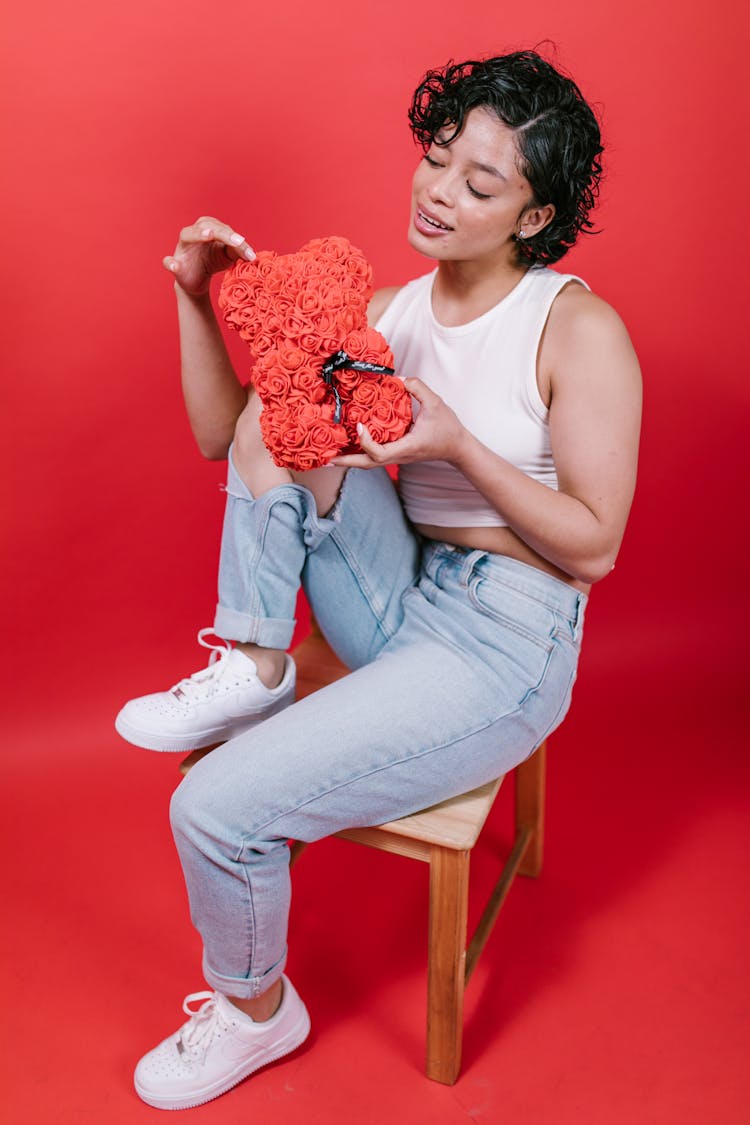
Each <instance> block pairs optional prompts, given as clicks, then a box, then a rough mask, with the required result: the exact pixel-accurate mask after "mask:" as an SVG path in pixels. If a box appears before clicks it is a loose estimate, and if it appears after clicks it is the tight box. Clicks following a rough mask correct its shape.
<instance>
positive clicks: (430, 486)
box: [376, 266, 586, 527]
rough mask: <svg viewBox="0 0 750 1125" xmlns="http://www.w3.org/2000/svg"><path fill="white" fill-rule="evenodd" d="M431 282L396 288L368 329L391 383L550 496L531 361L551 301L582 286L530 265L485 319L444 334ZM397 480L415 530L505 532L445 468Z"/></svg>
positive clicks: (544, 430) (552, 484)
mask: <svg viewBox="0 0 750 1125" xmlns="http://www.w3.org/2000/svg"><path fill="white" fill-rule="evenodd" d="M436 275H437V270H433V271H432V273H429V274H426V275H425V276H424V277H419V278H417V279H416V280H415V281H410V282H409V284H408V285H405V286H404V287H403V289H400V290H399V292H398V293H397V294H396V296H395V297H394V298H393V300H392V301H391V303H390V305H389V306H388V308H387V309H386V310H385V312H384V313H383V315H382V316H381V318H380V320H379V321H378V323H377V325H376V327H377V329H378V331H379V332H382V334H383V335H384V336H385V338H386V340H387V341H388V343H389V344H390V346H391V348H392V350H393V354H394V358H395V363H396V374H397V375H399V376H400V377H401V378H407V377H408V376H416V377H417V378H419V379H421V380H422V382H423V383H426V384H427V386H428V387H430V388H431V389H432V390H433V391H435V393H436V394H438V395H440V397H441V398H442V399H443V400H444V401H445V402H446V403H447V404H448V406H450V407H451V409H452V410H453V411H455V413H456V414H457V415H458V418H459V419H460V421H461V422H462V423H463V425H464V426H465V427H466V428H467V430H469V431H470V432H471V433H472V434H474V436H475V437H477V438H478V439H479V441H481V442H482V443H483V445H486V446H487V447H488V448H489V449H491V450H492V451H493V452H494V453H497V454H499V456H500V457H503V458H505V460H506V461H510V463H511V464H512V465H515V466H516V467H517V468H519V469H521V470H522V471H523V472H524V473H528V475H529V476H531V477H533V478H534V479H535V480H538V481H541V483H542V484H546V485H547V486H548V487H549V488H557V473H556V472H555V465H554V462H553V460H552V449H551V446H550V437H549V420H548V415H549V411H548V410H547V407H546V406H545V405H544V403H543V402H542V399H541V396H540V394H539V388H538V385H537V373H536V367H537V352H538V350H539V341H540V339H541V335H542V330H543V329H544V325H545V323H546V321H547V317H548V316H549V311H550V308H551V306H552V302H553V301H554V299H555V297H556V296H557V294H558V293H559V292H560V290H561V289H562V288H563V287H564V286H565V285H567V284H568V282H569V281H580V280H581V279H580V278H578V277H575V276H574V275H573V274H561V273H557V272H556V271H555V270H551V269H548V268H546V267H539V266H535V267H533V268H531V269H529V270H528V271H527V273H525V274H524V276H523V278H522V279H521V280H520V281H519V283H518V284H517V285H516V287H515V289H512V290H511V292H510V293H509V294H508V295H507V297H504V298H503V300H502V301H500V302H499V304H497V305H495V306H494V307H493V308H491V309H489V311H488V312H486V313H484V314H483V315H482V316H480V317H477V318H476V320H472V321H470V322H469V323H468V324H460V325H457V326H455V327H451V328H448V327H446V326H445V325H442V324H439V323H438V322H437V320H436V319H435V315H434V313H433V311H432V287H433V283H434V280H435V277H436ZM581 284H583V285H585V284H586V283H585V282H581ZM398 479H399V490H400V492H401V499H402V501H403V504H404V507H405V509H406V514H407V515H408V516H409V519H411V520H412V521H413V522H414V523H425V524H435V525H436V526H438V527H504V526H506V521H505V520H504V519H503V518H502V516H501V515H500V514H499V512H496V511H495V509H494V508H492V507H491V506H490V505H489V504H488V503H487V501H486V500H485V499H484V497H483V496H482V495H481V493H479V492H477V490H476V489H475V488H474V486H473V485H472V484H470V482H469V481H468V480H467V479H466V477H465V476H464V475H463V473H460V472H459V471H458V470H457V469H455V468H454V467H453V466H452V465H449V464H448V463H447V462H446V461H420V462H417V463H415V464H411V465H401V466H400V467H399V474H398Z"/></svg>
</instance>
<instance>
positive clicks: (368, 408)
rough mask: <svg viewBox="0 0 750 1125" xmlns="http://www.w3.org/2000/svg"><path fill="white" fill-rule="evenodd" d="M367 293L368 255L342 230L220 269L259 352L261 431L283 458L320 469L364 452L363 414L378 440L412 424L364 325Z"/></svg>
mask: <svg viewBox="0 0 750 1125" xmlns="http://www.w3.org/2000/svg"><path fill="white" fill-rule="evenodd" d="M371 296H372V270H371V268H370V265H369V264H368V262H367V260H366V258H365V257H364V255H363V254H362V252H361V251H360V250H357V248H356V247H354V246H352V245H351V243H350V242H348V241H347V239H345V238H317V239H314V240H313V241H312V242H308V243H307V244H306V245H305V246H303V247H302V249H301V250H299V251H297V253H295V254H284V255H278V254H276V253H274V252H273V251H271V250H263V251H261V252H260V253H259V254H258V256H257V257H256V258H255V260H254V261H252V262H246V261H237V262H236V263H235V264H234V266H233V267H232V268H231V269H230V270H228V271H227V273H226V274H225V275H224V278H223V280H222V284H221V290H220V292H219V308H220V309H221V311H222V312H223V314H224V319H225V320H226V322H227V324H228V325H229V327H230V328H232V329H234V330H235V331H237V332H239V334H240V336H241V337H242V339H243V340H245V341H246V343H247V344H248V345H249V347H250V350H251V352H252V354H253V355H254V356H255V359H256V362H255V366H254V368H253V373H252V381H253V385H254V387H255V390H256V392H257V393H258V395H259V397H260V400H261V402H262V404H263V410H262V412H261V415H260V426H261V432H262V434H263V440H264V442H265V444H266V447H267V448H268V450H269V452H270V453H271V456H272V457H273V460H274V461H275V463H276V464H277V465H281V466H284V467H285V468H289V469H298V470H306V469H314V468H317V467H318V466H319V465H325V464H327V463H328V461H330V460H331V458H332V457H335V456H337V455H338V454H341V453H356V452H359V451H360V445H359V441H358V438H357V424H358V423H362V424H363V425H365V426H366V427H367V429H368V430H369V432H370V434H371V435H372V437H373V438H374V439H375V441H377V442H379V443H385V442H389V441H395V440H396V439H397V438H400V437H402V436H403V435H404V434H405V433H406V431H407V430H408V428H409V426H410V425H411V421H412V409H411V396H410V395H409V392H408V391H407V390H406V389H405V387H404V385H403V383H402V382H401V380H400V379H397V378H396V377H395V376H394V373H393V354H392V352H391V350H390V348H389V347H388V344H387V342H386V341H385V339H384V338H383V337H382V336H381V335H380V333H379V332H376V331H375V329H374V328H369V327H368V325H367V304H368V301H369V300H370V297H371Z"/></svg>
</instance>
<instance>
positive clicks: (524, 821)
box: [515, 742, 547, 876]
mask: <svg viewBox="0 0 750 1125" xmlns="http://www.w3.org/2000/svg"><path fill="white" fill-rule="evenodd" d="M546 767H547V743H546V742H543V743H542V745H541V746H540V747H538V749H537V750H535V751H534V753H533V754H532V755H531V757H530V758H527V760H526V761H525V762H521V764H520V766H516V770H515V775H516V779H515V780H516V830H517V831H518V830H520V829H523V828H528V829H530V830H531V832H532V837H531V840H530V842H529V846H528V847H527V849H526V852H525V854H524V857H523V860H522V861H521V864H520V866H519V868H518V870H519V872H520V874H521V875H531V876H536V875H538V874H539V872H540V871H541V870H542V859H543V856H544V783H545V776H546Z"/></svg>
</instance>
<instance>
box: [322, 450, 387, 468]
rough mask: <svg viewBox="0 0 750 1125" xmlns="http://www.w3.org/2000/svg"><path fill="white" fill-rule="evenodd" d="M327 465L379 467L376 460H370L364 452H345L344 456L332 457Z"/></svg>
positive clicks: (338, 466)
mask: <svg viewBox="0 0 750 1125" xmlns="http://www.w3.org/2000/svg"><path fill="white" fill-rule="evenodd" d="M328 464H329V465H335V466H336V467H337V468H340V469H379V468H380V465H379V463H378V462H377V461H372V460H371V459H370V458H369V457H368V456H367V454H366V453H347V455H346V456H345V457H333V458H332V459H331V460H330V461H329V462H328Z"/></svg>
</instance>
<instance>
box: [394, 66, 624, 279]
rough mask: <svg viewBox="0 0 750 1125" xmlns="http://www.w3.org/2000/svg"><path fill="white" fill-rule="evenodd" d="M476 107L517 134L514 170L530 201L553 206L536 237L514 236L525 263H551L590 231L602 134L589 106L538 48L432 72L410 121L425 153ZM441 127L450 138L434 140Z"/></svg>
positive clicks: (415, 99)
mask: <svg viewBox="0 0 750 1125" xmlns="http://www.w3.org/2000/svg"><path fill="white" fill-rule="evenodd" d="M478 107H483V108H486V109H488V110H490V111H491V112H493V113H495V114H496V115H497V116H498V117H499V119H500V120H501V121H502V122H504V124H506V125H507V126H509V128H511V129H513V130H514V132H515V134H516V143H517V145H518V152H519V156H520V161H519V166H518V167H519V171H520V172H521V175H523V176H524V177H525V178H526V179H527V180H528V182H529V184H530V186H531V190H532V191H533V193H534V204H535V205H538V206H544V205H545V204H547V203H551V204H553V205H554V207H555V215H554V218H553V219H552V221H551V222H550V223H549V224H548V225H547V226H546V227H545V228H544V230H542V231H540V232H539V234H537V235H535V236H534V237H533V238H530V239H526V240H523V241H522V240H520V239H517V245H518V253H519V256H520V258H521V260H522V261H527V262H529V263H530V264H532V265H534V264H543V265H547V264H549V263H551V262H556V261H558V260H559V259H560V258H562V256H563V255H564V254H566V253H567V251H568V250H569V249H570V247H571V246H572V245H573V244H574V242H575V241H576V238H577V237H578V235H579V233H580V232H581V231H583V232H584V233H590V231H591V229H592V227H593V223H592V222H591V221H590V220H589V212H590V211H591V209H592V207H593V206H594V204H595V203H596V199H597V196H598V194H599V180H600V178H601V174H602V165H601V162H600V160H599V156H600V154H601V152H602V144H601V133H600V130H599V124H598V122H597V119H596V117H595V115H594V112H593V110H592V109H591V107H590V106H589V105H588V103H587V102H586V101H585V99H584V97H583V95H582V94H581V91H580V90H579V89H578V87H577V86H576V84H575V82H573V80H572V79H571V78H568V77H566V76H565V75H563V74H561V73H560V72H559V71H558V70H556V69H555V68H554V67H553V66H552V65H551V63H548V62H547V61H546V60H545V59H543V58H542V57H541V55H538V54H537V53H536V51H515V52H513V53H512V54H508V55H500V56H498V57H496V58H490V59H483V60H480V61H474V60H470V61H468V62H462V63H453V62H450V63H448V64H447V66H445V67H443V68H441V69H439V70H429V71H428V72H427V74H426V75H425V76H424V78H423V80H422V82H421V83H420V84H419V86H418V87H417V89H416V90H415V92H414V97H413V99H412V103H411V106H410V108H409V122H410V124H411V129H412V133H413V135H414V138H415V140H416V141H417V142H418V143H419V144H420V145H421V146H422V149H423V150H424V151H426V150H427V149H428V148H429V147H430V145H432V144H449V143H450V142H451V140H453V139H454V138H455V137H456V136H458V134H459V133H460V132H461V130H462V128H463V126H464V121H465V119H466V115H467V114H468V113H469V112H470V111H471V110H472V109H476V108H478ZM446 126H448V128H449V129H450V130H451V131H450V134H449V135H448V136H447V137H441V139H440V140H439V141H438V140H436V134H437V133H439V132H440V130H441V129H444V128H445V127H446Z"/></svg>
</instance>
